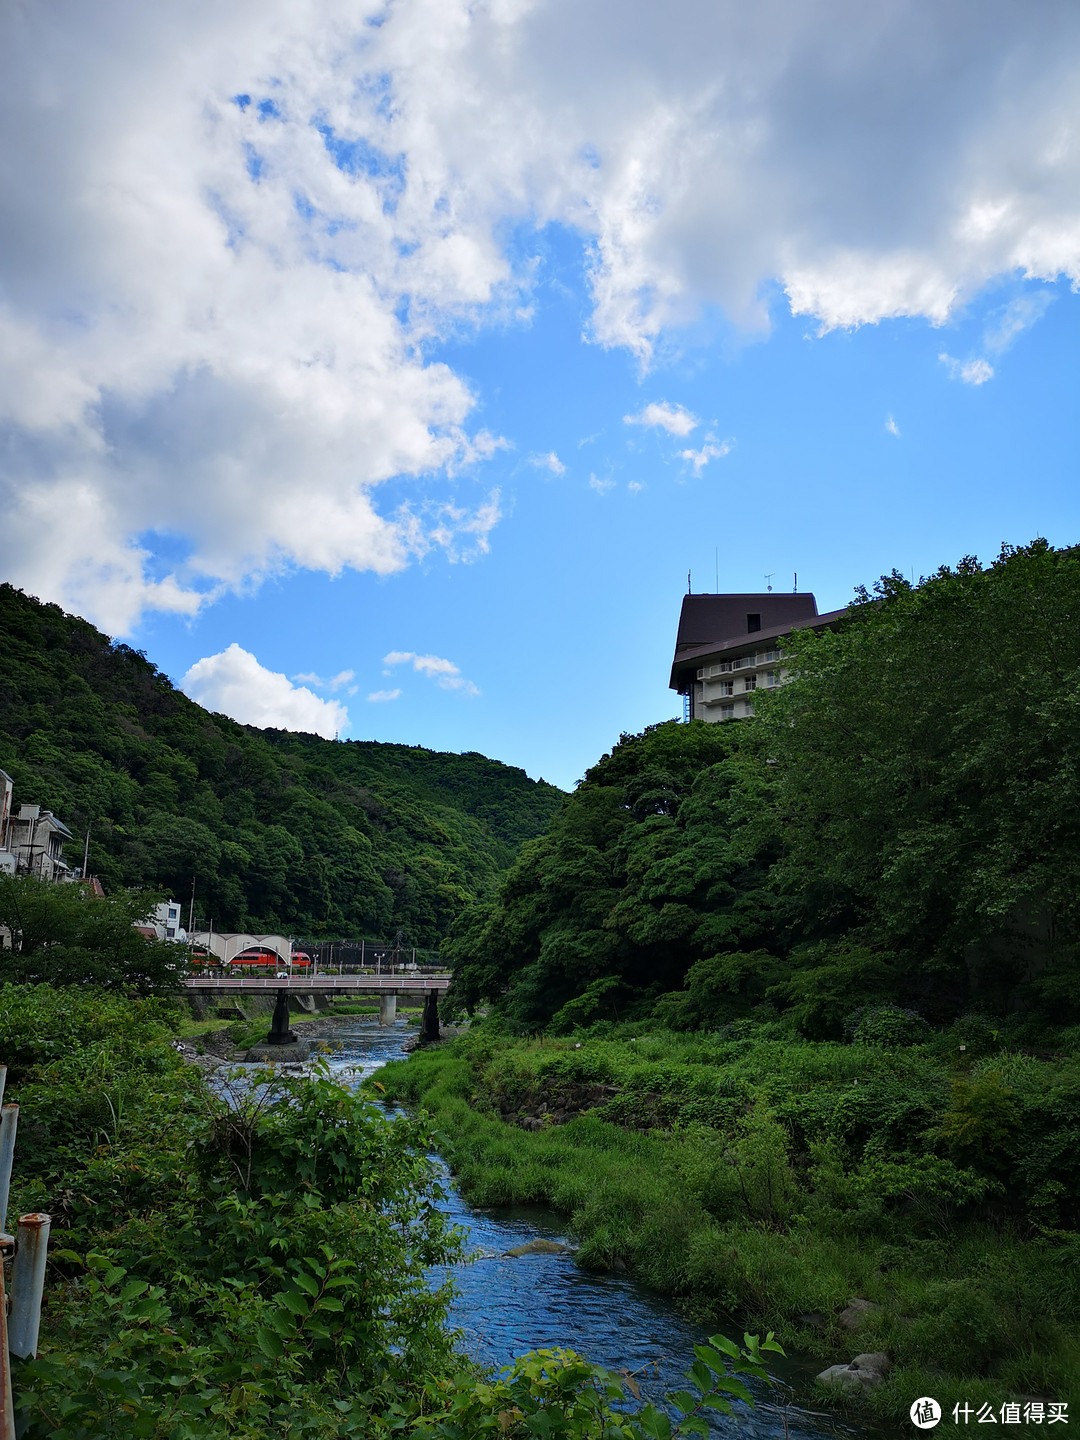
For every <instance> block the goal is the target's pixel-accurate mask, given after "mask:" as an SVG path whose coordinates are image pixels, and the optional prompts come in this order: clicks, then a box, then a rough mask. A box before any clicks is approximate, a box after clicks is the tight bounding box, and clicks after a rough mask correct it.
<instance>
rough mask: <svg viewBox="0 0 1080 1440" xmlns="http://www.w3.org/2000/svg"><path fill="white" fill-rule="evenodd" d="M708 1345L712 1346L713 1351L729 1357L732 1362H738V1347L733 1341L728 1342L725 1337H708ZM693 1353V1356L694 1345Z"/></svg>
mask: <svg viewBox="0 0 1080 1440" xmlns="http://www.w3.org/2000/svg"><path fill="white" fill-rule="evenodd" d="M709 1344H710V1345H712V1346H713V1348H714V1349H716V1350H721V1351H723V1353H724V1354H725V1355H728V1356H730V1357H731V1359H732V1360H738V1359H739V1358H740V1356H739V1347H738V1346H737V1345H736V1344H735V1342H734V1340H729V1339H728V1338H727V1336H726V1335H710V1336H709ZM694 1352H695V1354H696V1353H697V1346H696V1345H695V1346H694Z"/></svg>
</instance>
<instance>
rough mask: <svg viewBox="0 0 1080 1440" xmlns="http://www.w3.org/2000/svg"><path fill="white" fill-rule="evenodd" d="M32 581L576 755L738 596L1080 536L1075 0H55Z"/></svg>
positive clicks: (10, 439) (5, 460) (6, 428)
mask: <svg viewBox="0 0 1080 1440" xmlns="http://www.w3.org/2000/svg"><path fill="white" fill-rule="evenodd" d="M0 127H2V134H0V142H2V143H0V186H2V190H3V196H2V216H3V219H2V222H0V454H2V468H0V510H2V514H0V526H2V534H3V537H4V545H3V557H2V561H0V568H2V573H3V577H4V578H6V579H10V580H12V581H13V582H15V583H17V584H19V585H21V586H23V587H24V588H25V589H27V590H28V591H30V592H32V593H34V594H37V595H40V596H42V597H43V598H48V599H52V600H57V601H59V602H60V603H61V604H63V605H64V606H65V607H67V608H68V609H71V610H74V611H76V612H78V613H80V614H83V615H86V616H88V617H89V618H91V619H92V620H94V621H95V622H97V623H98V624H100V625H101V626H102V627H103V628H104V629H106V630H108V631H109V632H110V633H112V634H115V635H122V636H124V637H125V638H126V639H128V640H129V641H131V642H132V643H134V644H136V645H139V646H140V647H142V648H145V649H146V650H147V652H148V653H149V655H150V657H151V658H152V659H154V660H155V661H156V662H157V663H158V664H160V665H161V666H162V668H163V669H165V670H166V671H167V672H168V673H169V674H170V675H171V676H172V677H173V678H174V679H175V680H176V681H177V682H183V684H184V687H185V688H186V689H187V690H188V692H189V693H190V694H192V695H194V696H195V697H196V698H197V699H199V700H200V701H202V702H203V703H205V704H209V705H211V706H212V707H213V708H220V709H223V710H226V711H227V712H229V713H232V714H234V715H236V716H237V717H238V718H241V719H244V720H248V721H250V722H252V723H256V724H273V723H278V724H285V725H289V726H292V727H295V728H303V729H314V730H318V731H320V732H321V733H324V734H329V735H333V734H335V733H337V734H341V735H342V736H351V737H357V738H376V739H395V740H404V741H408V742H414V743H422V744H425V745H428V746H433V747H435V748H446V749H470V750H480V751H483V752H484V753H487V754H490V755H493V756H497V757H498V758H501V759H505V760H508V761H511V762H513V763H516V764H521V765H524V766H525V768H526V769H528V770H529V772H530V773H531V774H533V775H540V774H543V775H544V776H545V777H547V778H549V779H552V780H555V781H556V782H558V783H562V784H564V785H569V784H572V783H573V781H574V780H575V779H576V778H577V777H578V776H579V775H580V774H581V772H582V770H583V769H584V767H585V765H587V764H588V763H589V762H590V761H591V760H593V759H595V758H596V757H597V756H598V755H599V754H600V753H601V752H602V751H603V750H605V749H607V748H608V747H609V746H610V744H611V743H612V741H613V740H614V739H615V738H617V736H618V734H619V732H620V731H623V730H635V729H639V728H641V727H642V726H643V725H646V724H648V723H651V722H652V721H655V720H659V719H663V718H665V717H667V716H669V715H672V714H674V713H676V711H677V701H676V698H675V697H674V696H673V695H671V693H670V692H668V691H667V688H666V682H667V673H668V667H669V663H670V652H671V647H672V642H673V636H674V627H675V622H676V618H677V612H678V605H679V600H680V596H681V594H682V593H683V592H684V591H685V589H686V583H687V571H688V570H689V571H690V572H691V577H692V578H691V583H692V584H693V587H694V588H695V589H700V590H704V589H713V588H715V587H716V585H717V584H719V587H720V588H721V589H724V590H743V589H746V590H757V589H763V588H764V586H765V584H766V583H767V580H766V577H767V576H771V577H772V583H773V584H774V585H775V586H776V588H778V589H781V588H789V587H790V586H791V585H792V584H793V583H794V575H795V573H796V572H798V577H799V586H800V588H801V589H807V590H813V591H814V592H815V594H816V595H817V597H818V602H819V606H820V607H821V608H822V609H825V608H832V607H834V606H837V605H840V604H842V603H843V602H844V601H845V600H846V599H847V598H848V597H849V596H850V594H851V591H852V587H853V586H854V585H856V584H858V583H860V582H864V581H871V580H872V579H873V578H874V576H875V575H877V574H879V573H881V572H882V571H883V570H888V569H891V568H893V567H894V566H895V567H896V568H898V569H901V570H903V571H904V572H905V573H914V574H915V575H916V576H917V575H918V574H920V573H925V572H928V571H930V570H932V569H933V568H935V567H936V566H937V565H939V564H941V563H944V562H953V561H955V560H956V559H957V558H959V557H960V556H961V555H964V554H968V553H976V554H978V555H980V556H981V557H983V558H989V557H991V556H992V555H993V554H994V553H995V552H996V550H997V548H998V546H999V545H1000V543H1001V542H1002V541H1011V542H1017V543H1021V542H1024V541H1027V540H1029V539H1030V538H1032V537H1033V536H1034V535H1037V534H1043V535H1046V536H1047V537H1048V538H1049V539H1050V540H1052V541H1053V542H1055V543H1059V544H1064V543H1070V542H1074V541H1077V540H1080V506H1078V502H1077V453H1078V445H1077V442H1078V438H1080V437H1078V434H1077V430H1078V422H1077V415H1078V414H1080V406H1078V405H1077V398H1076V378H1075V377H1076V360H1077V341H1078V328H1080V327H1078V319H1080V297H1078V296H1077V295H1076V294H1074V285H1076V284H1077V283H1080V7H1077V5H1076V4H1075V0H1040V3H1038V4H1027V5H1025V4H1019V3H1017V0H879V3H876V4H874V5H866V4H865V3H863V0H815V3H809V4H808V3H806V0H756V3H755V4H754V5H752V6H750V5H747V4H745V3H742V0H681V3H676V4H668V5H658V4H655V3H652V4H647V3H644V0H486V3H485V0H468V3H466V0H392V3H374V0H350V3H335V0H319V3H305V0H257V3H255V0H231V3H230V4H228V5H221V4H220V3H210V0H205V3H204V0H166V3H164V4H159V5H146V4H145V3H141V0H100V3H98V4H95V5H93V6H88V5H86V4H84V3H81V0H33V3H28V0H12V3H10V4H8V5H7V6H6V7H4V9H3V11H2V12H0Z"/></svg>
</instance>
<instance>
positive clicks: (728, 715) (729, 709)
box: [720, 705, 735, 720]
mask: <svg viewBox="0 0 1080 1440" xmlns="http://www.w3.org/2000/svg"><path fill="white" fill-rule="evenodd" d="M734 714H735V706H734V705H721V706H720V719H721V720H730V719H732V718H733V716H734Z"/></svg>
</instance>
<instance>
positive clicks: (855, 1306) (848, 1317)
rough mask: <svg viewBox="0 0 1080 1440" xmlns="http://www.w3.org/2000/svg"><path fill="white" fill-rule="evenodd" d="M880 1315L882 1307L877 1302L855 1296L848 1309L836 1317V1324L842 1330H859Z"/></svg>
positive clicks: (848, 1303) (848, 1304)
mask: <svg viewBox="0 0 1080 1440" xmlns="http://www.w3.org/2000/svg"><path fill="white" fill-rule="evenodd" d="M880 1314H881V1306H880V1305H879V1304H878V1303H877V1301H876V1300H864V1299H863V1298H862V1297H861V1296H859V1295H854V1296H852V1298H851V1299H850V1300H849V1301H848V1302H847V1307H846V1308H845V1309H843V1310H841V1311H840V1314H839V1315H838V1316H837V1317H836V1323H837V1324H838V1325H839V1326H840V1328H841V1329H842V1330H858V1328H859V1326H860V1325H862V1324H864V1323H865V1322H866V1321H867V1320H872V1319H873V1317H874V1316H875V1315H880ZM834 1368H835V1367H834Z"/></svg>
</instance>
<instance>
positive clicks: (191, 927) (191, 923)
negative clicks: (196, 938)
mask: <svg viewBox="0 0 1080 1440" xmlns="http://www.w3.org/2000/svg"><path fill="white" fill-rule="evenodd" d="M187 928H188V934H189V935H193V934H194V933H195V876H194V875H192V877H191V905H190V907H189V908H188V917H187Z"/></svg>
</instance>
